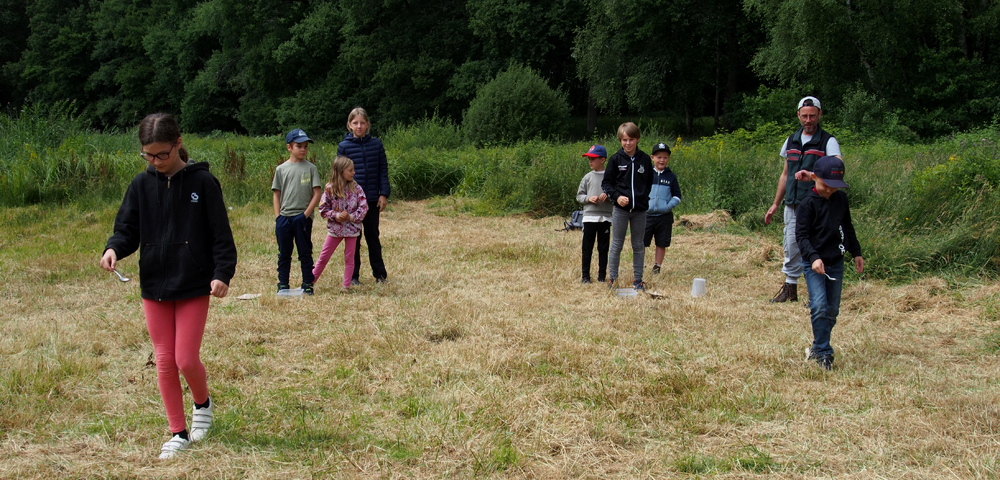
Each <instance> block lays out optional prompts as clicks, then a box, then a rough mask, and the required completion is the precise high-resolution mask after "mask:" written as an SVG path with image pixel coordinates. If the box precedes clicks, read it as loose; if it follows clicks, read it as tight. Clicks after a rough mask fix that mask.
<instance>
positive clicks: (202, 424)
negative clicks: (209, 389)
mask: <svg viewBox="0 0 1000 480" xmlns="http://www.w3.org/2000/svg"><path fill="white" fill-rule="evenodd" d="M213 405H214V403H210V404H209V405H208V406H207V407H205V408H198V407H193V410H192V412H191V441H192V442H197V441H199V440H201V439H203V438H205V435H208V429H209V428H212V406H213Z"/></svg>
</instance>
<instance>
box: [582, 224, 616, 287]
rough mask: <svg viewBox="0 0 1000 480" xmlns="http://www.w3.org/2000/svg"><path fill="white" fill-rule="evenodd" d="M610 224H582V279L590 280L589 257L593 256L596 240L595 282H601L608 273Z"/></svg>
mask: <svg viewBox="0 0 1000 480" xmlns="http://www.w3.org/2000/svg"><path fill="white" fill-rule="evenodd" d="M610 238H611V222H584V224H583V278H587V279H589V278H590V257H593V256H594V240H595V239H596V240H597V267H598V270H597V280H598V281H601V282H603V281H604V279H605V276H606V274H607V272H608V245H609V244H610V243H611V242H610Z"/></svg>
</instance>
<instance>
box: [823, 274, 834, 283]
mask: <svg viewBox="0 0 1000 480" xmlns="http://www.w3.org/2000/svg"><path fill="white" fill-rule="evenodd" d="M823 275H826V278H829V279H830V280H833V281H834V282H836V281H837V279H836V278H833V277H831V276H829V275H827V274H826V272H823Z"/></svg>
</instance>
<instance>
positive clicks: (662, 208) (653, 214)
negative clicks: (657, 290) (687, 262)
mask: <svg viewBox="0 0 1000 480" xmlns="http://www.w3.org/2000/svg"><path fill="white" fill-rule="evenodd" d="M652 157H653V187H652V188H651V189H650V191H649V210H646V234H645V235H643V237H642V242H643V245H645V246H646V247H647V248H648V247H649V245H650V242H651V241H652V240H653V238H654V237H655V238H656V254H655V257H654V258H655V261H654V263H653V274H654V275H656V274H658V273H660V264H662V263H663V255H664V254H666V252H667V247H669V246H670V236H671V235H672V233H673V228H674V213H673V209H674V207H676V206H677V205H678V204H679V203H681V186H680V184H679V183H677V175H675V174H674V172H672V171H670V167H669V166H667V164H668V163H669V162H670V147H668V146H667V144H666V143H663V142H660V143H657V144H656V145H654V146H653V153H652Z"/></svg>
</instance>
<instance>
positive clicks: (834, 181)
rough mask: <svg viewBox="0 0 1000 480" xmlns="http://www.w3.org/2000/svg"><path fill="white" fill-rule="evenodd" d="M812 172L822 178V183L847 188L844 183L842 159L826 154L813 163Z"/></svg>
mask: <svg viewBox="0 0 1000 480" xmlns="http://www.w3.org/2000/svg"><path fill="white" fill-rule="evenodd" d="M813 173H814V174H816V176H817V177H819V178H822V179H823V183H825V184H827V185H828V186H830V187H833V188H848V187H847V184H846V183H844V161H843V160H841V159H839V158H837V157H834V156H829V155H828V156H826V157H823V158H820V159H819V160H816V163H815V164H814V165H813Z"/></svg>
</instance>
